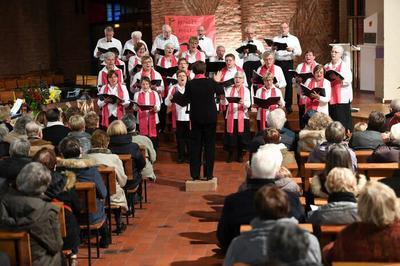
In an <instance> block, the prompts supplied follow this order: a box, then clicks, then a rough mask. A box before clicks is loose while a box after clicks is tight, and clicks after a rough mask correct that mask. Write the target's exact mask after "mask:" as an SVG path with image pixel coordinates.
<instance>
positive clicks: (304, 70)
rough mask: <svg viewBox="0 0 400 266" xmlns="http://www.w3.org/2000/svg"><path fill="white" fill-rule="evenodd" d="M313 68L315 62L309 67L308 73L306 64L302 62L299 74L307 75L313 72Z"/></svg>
mask: <svg viewBox="0 0 400 266" xmlns="http://www.w3.org/2000/svg"><path fill="white" fill-rule="evenodd" d="M314 67H315V61H314V62H312V63H311V65H310V71H307V63H306V62H304V63H303V65H302V66H301V70H300V73H307V72H313V71H314Z"/></svg>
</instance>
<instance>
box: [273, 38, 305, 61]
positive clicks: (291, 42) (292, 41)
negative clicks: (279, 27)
mask: <svg viewBox="0 0 400 266" xmlns="http://www.w3.org/2000/svg"><path fill="white" fill-rule="evenodd" d="M273 41H274V42H279V43H286V44H287V46H288V47H292V48H293V51H291V52H288V51H286V50H280V51H276V52H275V59H276V60H279V61H289V60H293V59H294V58H295V57H296V56H300V55H301V46H300V42H299V39H297V37H296V36H294V35H292V34H290V33H289V34H288V35H287V37H285V38H283V37H282V35H278V36H275V37H274V38H273Z"/></svg>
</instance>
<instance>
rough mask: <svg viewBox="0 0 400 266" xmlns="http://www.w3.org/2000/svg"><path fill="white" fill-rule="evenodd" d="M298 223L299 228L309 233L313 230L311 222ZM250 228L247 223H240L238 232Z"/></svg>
mask: <svg viewBox="0 0 400 266" xmlns="http://www.w3.org/2000/svg"><path fill="white" fill-rule="evenodd" d="M298 225H299V227H300V228H301V229H304V230H306V231H308V232H310V233H312V232H313V227H312V224H298ZM251 229H252V227H251V225H249V224H242V225H240V233H242V232H247V231H250V230H251Z"/></svg>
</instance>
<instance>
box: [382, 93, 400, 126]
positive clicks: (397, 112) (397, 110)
mask: <svg viewBox="0 0 400 266" xmlns="http://www.w3.org/2000/svg"><path fill="white" fill-rule="evenodd" d="M399 122H400V99H393V100H392V101H391V102H390V113H388V114H387V115H386V116H385V126H384V128H385V131H390V128H391V127H392V126H393V125H394V124H397V123H399Z"/></svg>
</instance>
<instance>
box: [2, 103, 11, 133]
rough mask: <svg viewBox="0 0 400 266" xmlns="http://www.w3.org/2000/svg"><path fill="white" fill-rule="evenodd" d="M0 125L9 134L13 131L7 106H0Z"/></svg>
mask: <svg viewBox="0 0 400 266" xmlns="http://www.w3.org/2000/svg"><path fill="white" fill-rule="evenodd" d="M0 125H5V126H6V128H7V129H8V131H9V132H10V131H12V130H13V126H12V125H11V112H10V107H9V106H8V105H0Z"/></svg>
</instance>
